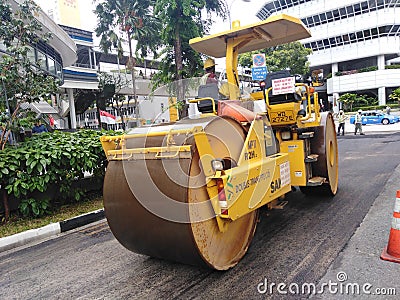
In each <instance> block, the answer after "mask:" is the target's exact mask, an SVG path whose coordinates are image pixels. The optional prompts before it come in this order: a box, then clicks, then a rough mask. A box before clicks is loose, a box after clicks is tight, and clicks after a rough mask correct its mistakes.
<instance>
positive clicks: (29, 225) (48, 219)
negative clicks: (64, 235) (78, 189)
mask: <svg viewBox="0 0 400 300" xmlns="http://www.w3.org/2000/svg"><path fill="white" fill-rule="evenodd" d="M101 208H103V198H102V197H100V198H96V199H92V200H88V201H85V202H78V203H72V204H66V205H63V206H61V207H58V208H55V209H54V210H53V211H52V213H51V215H47V216H43V217H41V218H35V219H34V218H22V217H21V216H19V215H18V214H15V213H14V214H12V215H11V216H10V220H9V222H8V223H7V224H4V225H0V238H2V237H5V236H9V235H13V234H16V233H19V232H23V231H26V230H29V229H35V228H40V227H43V226H46V225H48V224H50V223H57V222H60V221H63V220H67V219H70V218H73V217H76V216H78V215H81V214H84V213H88V212H92V211H95V210H98V209H101Z"/></svg>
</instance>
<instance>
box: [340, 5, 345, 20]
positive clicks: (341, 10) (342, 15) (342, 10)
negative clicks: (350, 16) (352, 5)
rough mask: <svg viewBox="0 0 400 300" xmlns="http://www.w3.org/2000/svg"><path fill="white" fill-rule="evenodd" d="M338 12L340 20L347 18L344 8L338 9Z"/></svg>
mask: <svg viewBox="0 0 400 300" xmlns="http://www.w3.org/2000/svg"><path fill="white" fill-rule="evenodd" d="M339 12H340V18H341V19H345V18H347V14H346V8H344V7H342V8H340V9H339Z"/></svg>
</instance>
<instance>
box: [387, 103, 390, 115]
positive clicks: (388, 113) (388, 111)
mask: <svg viewBox="0 0 400 300" xmlns="http://www.w3.org/2000/svg"><path fill="white" fill-rule="evenodd" d="M386 114H387V115H390V106H389V105H387V106H386Z"/></svg>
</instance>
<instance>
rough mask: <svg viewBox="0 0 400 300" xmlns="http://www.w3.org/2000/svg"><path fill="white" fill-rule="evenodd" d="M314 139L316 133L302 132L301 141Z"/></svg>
mask: <svg viewBox="0 0 400 300" xmlns="http://www.w3.org/2000/svg"><path fill="white" fill-rule="evenodd" d="M312 137H314V132H312V131H308V132H302V133H300V134H299V139H310V138H312Z"/></svg>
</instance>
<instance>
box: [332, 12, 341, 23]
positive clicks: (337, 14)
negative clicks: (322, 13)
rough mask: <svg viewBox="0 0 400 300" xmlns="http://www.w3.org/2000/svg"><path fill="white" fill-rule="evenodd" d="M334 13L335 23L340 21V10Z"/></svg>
mask: <svg viewBox="0 0 400 300" xmlns="http://www.w3.org/2000/svg"><path fill="white" fill-rule="evenodd" d="M332 13H333V19H334V20H335V21H337V20H340V14H339V10H337V9H335V10H334V11H333V12H332Z"/></svg>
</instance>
